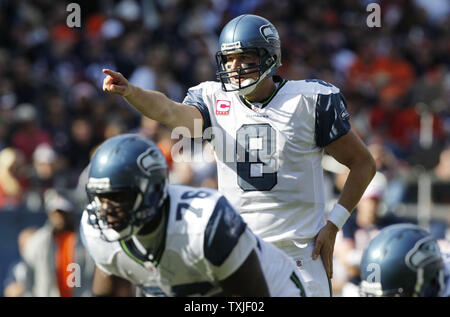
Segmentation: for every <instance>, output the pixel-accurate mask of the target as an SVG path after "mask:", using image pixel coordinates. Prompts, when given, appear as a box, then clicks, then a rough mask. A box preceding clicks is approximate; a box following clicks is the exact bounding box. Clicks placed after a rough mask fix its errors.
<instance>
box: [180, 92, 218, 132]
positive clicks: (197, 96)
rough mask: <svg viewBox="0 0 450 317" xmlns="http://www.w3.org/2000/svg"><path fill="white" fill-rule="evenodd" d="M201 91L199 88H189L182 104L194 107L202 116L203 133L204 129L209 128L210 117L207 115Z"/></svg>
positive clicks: (206, 107) (207, 111)
mask: <svg viewBox="0 0 450 317" xmlns="http://www.w3.org/2000/svg"><path fill="white" fill-rule="evenodd" d="M202 92H203V89H201V88H197V89H194V88H190V89H189V90H188V92H187V95H186V97H185V98H184V100H183V103H184V104H186V105H190V106H194V107H196V108H197V109H198V110H199V111H200V113H201V114H202V118H203V131H202V132H205V130H206V129H208V128H210V127H211V117H210V115H209V110H208V106H207V105H206V103H205V101H204V100H203V93H202Z"/></svg>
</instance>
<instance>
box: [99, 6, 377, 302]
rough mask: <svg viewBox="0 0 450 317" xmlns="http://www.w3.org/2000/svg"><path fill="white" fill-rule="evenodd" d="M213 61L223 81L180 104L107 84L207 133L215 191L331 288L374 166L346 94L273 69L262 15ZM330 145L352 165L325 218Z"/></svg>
mask: <svg viewBox="0 0 450 317" xmlns="http://www.w3.org/2000/svg"><path fill="white" fill-rule="evenodd" d="M216 61H217V67H218V71H217V76H218V79H219V80H220V82H212V81H208V82H203V83H201V84H199V85H197V86H195V87H192V88H190V89H189V91H188V93H187V96H186V98H185V99H184V101H183V103H178V102H175V101H172V100H170V99H169V98H167V97H166V96H165V95H164V94H162V93H160V92H157V91H152V90H144V89H141V88H139V87H137V86H135V85H132V84H130V83H129V82H128V80H127V79H125V78H124V77H123V76H122V75H121V74H120V73H118V72H114V71H112V70H108V69H105V70H104V73H105V74H106V75H107V76H106V78H105V79H104V81H103V89H104V90H105V91H107V92H111V93H115V94H118V95H120V96H122V97H124V98H125V100H127V101H128V103H130V104H131V105H132V106H133V107H134V108H136V109H137V110H138V111H140V112H141V113H142V114H143V115H145V116H147V117H149V118H151V119H154V120H156V121H159V122H161V123H163V124H165V125H166V126H168V127H169V128H171V129H175V128H178V127H184V128H185V129H186V128H187V130H188V131H189V134H188V137H203V138H204V139H208V140H211V144H212V145H213V147H214V150H215V158H216V161H217V171H218V187H219V191H220V192H222V193H223V194H224V195H225V196H226V197H227V199H228V200H229V201H230V202H231V204H232V205H233V206H235V207H236V209H237V210H238V211H239V213H240V214H241V216H242V218H243V219H244V220H245V222H246V223H247V224H248V226H249V227H250V228H251V229H252V231H253V232H254V233H255V234H257V235H258V236H260V237H261V238H262V239H264V240H265V241H267V242H270V243H273V244H274V245H276V246H277V247H279V248H281V249H282V250H283V251H285V252H286V253H287V254H288V255H289V256H291V257H292V258H293V259H294V260H295V262H296V263H297V265H298V270H299V271H298V272H299V274H300V275H302V277H303V278H302V280H303V281H305V288H306V289H307V293H308V295H310V296H331V284H330V279H331V278H332V275H333V267H332V261H333V250H334V244H335V239H336V234H337V231H338V230H339V229H341V228H342V226H343V225H344V223H345V222H346V220H347V219H348V217H349V216H350V212H351V211H352V210H353V209H354V208H355V206H356V204H357V203H358V201H359V200H360V198H361V196H362V194H363V193H364V191H365V189H366V187H367V185H368V184H369V183H370V181H371V179H372V177H373V176H374V174H375V163H374V160H373V158H372V156H371V155H370V153H369V151H368V150H367V148H366V147H365V145H364V143H363V142H362V141H361V140H360V139H359V137H358V136H357V135H356V134H355V133H354V132H353V131H352V130H351V128H350V122H349V114H348V112H347V110H346V103H345V100H344V98H343V96H342V94H341V92H340V90H339V89H338V88H337V87H335V86H333V85H332V84H330V83H327V82H324V81H322V80H316V79H313V80H285V79H283V78H281V77H279V76H275V75H274V74H275V72H276V71H277V69H278V67H279V66H280V65H281V48H280V38H279V35H278V32H277V30H276V28H275V27H274V26H273V24H272V23H270V22H269V21H268V20H266V19H264V18H262V17H259V16H256V15H249V14H245V15H241V16H239V17H236V18H234V19H233V20H231V21H230V22H228V24H227V25H226V26H225V27H224V28H223V30H222V32H221V35H220V38H219V50H218V52H217V54H216ZM197 123H199V124H197ZM196 124H197V125H199V126H200V127H199V128H197V127H196V126H197V125H196ZM324 151H326V152H327V153H328V154H330V155H331V156H333V157H334V158H335V159H336V160H337V161H339V162H340V163H342V164H344V165H345V166H347V167H348V168H349V169H350V172H349V175H348V178H347V181H346V183H345V186H344V188H343V190H342V192H341V195H340V197H339V200H338V203H337V204H335V206H334V207H333V209H332V210H331V212H330V213H329V215H328V217H327V213H326V201H325V193H324V181H323V169H322V165H321V161H322V156H323V152H324ZM325 219H326V221H324V220H325ZM319 255H320V257H319Z"/></svg>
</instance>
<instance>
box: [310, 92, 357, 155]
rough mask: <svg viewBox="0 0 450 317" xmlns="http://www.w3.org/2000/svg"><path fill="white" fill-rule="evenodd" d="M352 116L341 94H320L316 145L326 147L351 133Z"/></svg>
mask: <svg viewBox="0 0 450 317" xmlns="http://www.w3.org/2000/svg"><path fill="white" fill-rule="evenodd" d="M349 119H350V115H349V114H348V112H347V106H346V103H345V100H344V96H342V94H341V93H336V94H327V95H322V94H319V95H318V97H317V103H316V124H315V130H316V131H315V138H316V144H317V145H318V146H320V147H325V146H326V145H328V144H330V143H331V142H333V141H334V140H336V139H338V138H339V137H341V136H343V135H344V134H347V132H348V131H350V122H349Z"/></svg>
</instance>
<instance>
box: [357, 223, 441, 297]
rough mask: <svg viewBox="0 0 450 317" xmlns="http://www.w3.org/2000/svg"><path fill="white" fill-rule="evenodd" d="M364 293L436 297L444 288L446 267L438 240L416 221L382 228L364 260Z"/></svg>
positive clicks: (367, 250) (362, 274)
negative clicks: (415, 222)
mask: <svg viewBox="0 0 450 317" xmlns="http://www.w3.org/2000/svg"><path fill="white" fill-rule="evenodd" d="M360 271H361V285H360V293H361V295H362V296H402V297H403V296H405V297H406V296H408V297H409V296H419V297H435V296H439V294H440V293H441V292H442V290H443V289H444V277H445V273H444V268H443V260H442V256H441V252H440V249H439V245H438V244H437V241H436V240H435V239H434V238H433V237H432V236H431V235H430V234H429V233H428V232H427V231H425V230H424V229H422V228H420V227H419V226H417V225H413V224H395V225H391V226H388V227H386V228H384V229H383V230H381V232H380V233H379V234H378V235H377V236H376V237H375V238H374V239H373V240H372V241H371V242H370V244H369V246H368V247H367V249H366V250H365V252H364V254H363V257H362V260H361V266H360Z"/></svg>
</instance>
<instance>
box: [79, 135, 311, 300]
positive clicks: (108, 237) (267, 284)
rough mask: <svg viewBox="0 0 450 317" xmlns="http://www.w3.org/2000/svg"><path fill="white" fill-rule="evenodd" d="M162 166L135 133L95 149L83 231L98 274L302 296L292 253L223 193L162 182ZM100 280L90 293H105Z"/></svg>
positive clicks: (197, 292)
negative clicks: (266, 236)
mask: <svg viewBox="0 0 450 317" xmlns="http://www.w3.org/2000/svg"><path fill="white" fill-rule="evenodd" d="M166 170H167V166H166V163H165V160H164V157H163V156H162V154H161V153H160V152H159V149H158V148H157V147H156V145H154V144H153V143H152V142H150V141H147V140H145V139H144V138H142V137H138V136H136V135H120V136H117V137H114V138H111V139H109V140H107V141H106V142H105V143H104V144H102V146H101V147H100V148H99V149H98V150H97V152H96V153H95V155H94V157H93V159H92V161H91V164H90V169H89V180H88V184H87V192H88V195H89V197H90V199H91V203H90V204H89V205H88V206H87V208H86V210H85V212H84V213H83V217H82V220H81V234H82V239H83V242H84V244H85V246H86V248H87V250H88V252H89V253H90V254H91V256H92V257H93V259H94V260H95V263H96V265H97V267H98V269H100V270H102V274H103V276H106V277H108V276H118V277H121V278H122V279H125V280H128V281H129V282H131V283H132V284H134V285H137V286H139V287H140V289H141V290H142V291H143V292H144V294H147V295H157V294H164V295H165V296H221V295H241V296H264V295H267V296H268V295H270V296H289V297H294V296H305V295H306V294H305V290H304V288H303V286H302V283H301V282H300V279H299V278H298V276H297V274H296V273H295V272H296V266H295V263H294V262H293V261H292V259H290V258H289V257H288V256H287V255H286V254H284V253H283V252H282V251H281V250H279V249H277V248H276V247H274V246H273V245H271V244H269V243H266V242H264V241H262V240H261V239H260V238H258V237H257V236H256V235H255V234H253V233H252V232H251V230H250V229H249V228H248V227H247V225H246V223H245V222H244V221H243V219H242V218H241V216H240V215H239V213H237V212H236V211H235V209H234V208H233V207H232V206H231V205H230V203H229V202H228V201H227V199H226V198H225V197H224V196H223V195H221V194H220V193H219V192H218V191H215V190H212V189H206V188H193V187H187V186H180V185H166V179H167V178H166V173H167V171H166ZM133 193H134V194H133ZM95 280H96V279H95V278H94V281H95ZM97 281H98V278H97ZM99 284H100V283H99V282H98V283H97V285H95V282H94V285H93V290H94V292H96V293H97V294H99V295H105V294H106V295H108V293H109V292H110V291H111V290H104V289H102V286H101V285H100V286H99ZM104 284H105V283H104ZM106 284H107V283H106ZM264 290H267V293H265V292H264Z"/></svg>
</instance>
